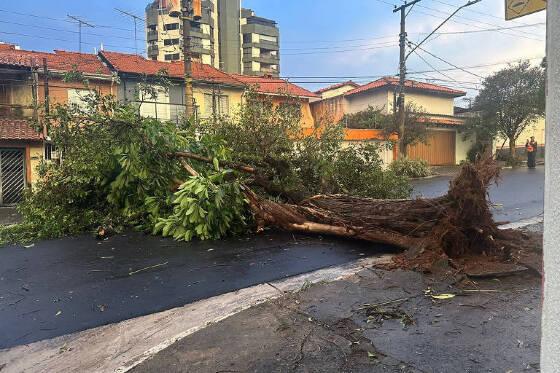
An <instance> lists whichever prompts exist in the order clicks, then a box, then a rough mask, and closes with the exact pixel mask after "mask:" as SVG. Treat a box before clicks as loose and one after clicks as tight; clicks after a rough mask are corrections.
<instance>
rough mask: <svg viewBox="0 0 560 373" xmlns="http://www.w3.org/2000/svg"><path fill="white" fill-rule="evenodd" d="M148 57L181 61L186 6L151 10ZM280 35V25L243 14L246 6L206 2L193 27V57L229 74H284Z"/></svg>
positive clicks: (165, 0) (157, 4) (159, 2)
mask: <svg viewBox="0 0 560 373" xmlns="http://www.w3.org/2000/svg"><path fill="white" fill-rule="evenodd" d="M146 37H147V55H148V58H149V59H151V60H158V61H177V60H181V59H182V58H183V55H182V45H183V39H182V22H181V0H155V1H153V2H151V3H150V4H149V5H148V6H147V7H146ZM279 37H280V31H279V29H278V27H277V24H276V22H275V21H273V20H270V19H266V18H262V17H258V16H256V15H255V12H254V11H252V10H250V9H242V8H241V0H203V1H202V19H201V20H200V21H197V22H192V27H191V46H192V54H193V57H194V58H195V59H196V60H198V61H200V62H202V63H204V64H207V65H212V66H213V67H215V68H217V69H220V70H222V71H225V72H227V73H235V74H244V75H257V76H258V75H271V76H278V75H279V74H280V44H279Z"/></svg>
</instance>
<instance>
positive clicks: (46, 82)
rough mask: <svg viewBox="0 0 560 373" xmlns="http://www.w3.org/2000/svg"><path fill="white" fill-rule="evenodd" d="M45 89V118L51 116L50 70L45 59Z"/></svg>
mask: <svg viewBox="0 0 560 373" xmlns="http://www.w3.org/2000/svg"><path fill="white" fill-rule="evenodd" d="M43 86H44V87H43V88H44V90H45V91H44V92H45V116H48V115H49V114H50V105H51V102H50V98H49V68H48V65H47V59H46V58H43Z"/></svg>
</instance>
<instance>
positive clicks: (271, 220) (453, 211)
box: [178, 153, 522, 259]
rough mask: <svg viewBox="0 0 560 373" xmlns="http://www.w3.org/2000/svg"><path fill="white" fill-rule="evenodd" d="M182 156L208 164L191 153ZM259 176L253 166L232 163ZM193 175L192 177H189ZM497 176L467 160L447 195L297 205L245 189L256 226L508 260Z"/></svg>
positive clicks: (487, 164)
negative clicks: (494, 203)
mask: <svg viewBox="0 0 560 373" xmlns="http://www.w3.org/2000/svg"><path fill="white" fill-rule="evenodd" d="M178 156H180V157H185V158H189V159H195V160H199V161H207V162H210V159H203V158H201V157H199V156H197V155H195V154H189V153H181V154H178ZM230 166H232V167H233V168H235V169H237V170H240V171H243V172H248V173H251V174H255V175H258V170H257V169H255V168H252V167H248V166H243V165H238V164H230ZM193 176H195V175H193ZM498 176H499V168H498V167H497V165H496V162H495V161H494V160H493V159H490V158H489V159H486V160H479V161H478V162H477V163H475V164H470V163H467V164H465V165H464V166H463V167H462V169H461V172H460V174H459V175H458V176H457V177H456V178H455V179H454V180H453V181H452V182H451V183H450V188H449V191H448V193H447V194H446V195H444V196H442V197H437V198H431V199H421V198H419V199H400V200H384V199H372V198H362V197H353V196H348V195H318V196H314V197H311V198H308V199H305V200H303V201H302V202H300V203H298V204H287V203H279V202H275V201H272V200H270V199H266V198H262V197H259V196H258V195H257V194H255V193H254V192H253V191H252V190H251V189H250V188H247V187H244V188H243V192H244V194H245V196H246V198H247V200H248V202H249V206H250V208H251V211H252V212H253V214H254V217H255V221H256V222H257V230H262V229H264V228H265V227H267V226H269V227H276V228H280V229H283V230H287V231H293V232H303V233H314V234H322V235H332V236H339V237H345V238H352V239H359V240H365V241H371V242H376V243H382V244H388V245H392V246H397V247H400V248H402V249H405V250H408V251H409V254H411V256H414V255H420V254H422V253H423V252H425V251H427V250H429V251H431V252H433V253H442V254H444V255H447V256H449V257H451V258H455V257H462V256H465V255H480V254H483V255H491V256H498V257H501V258H504V259H506V258H509V256H510V254H511V250H512V249H516V248H519V247H520V246H519V245H518V244H516V243H515V241H516V240H520V239H522V237H521V235H520V234H519V233H518V232H514V231H511V230H500V229H498V225H497V224H496V222H495V221H494V220H493V218H492V213H491V212H490V207H489V203H488V200H487V190H488V187H489V185H490V184H491V183H492V182H494V181H495V180H496V179H497V178H498Z"/></svg>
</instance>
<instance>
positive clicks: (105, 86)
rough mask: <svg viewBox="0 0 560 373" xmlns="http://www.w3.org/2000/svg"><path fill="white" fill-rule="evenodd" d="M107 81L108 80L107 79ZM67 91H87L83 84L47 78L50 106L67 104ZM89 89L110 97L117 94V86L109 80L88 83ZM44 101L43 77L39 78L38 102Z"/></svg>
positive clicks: (57, 77)
mask: <svg viewBox="0 0 560 373" xmlns="http://www.w3.org/2000/svg"><path fill="white" fill-rule="evenodd" d="M108 79H109V78H108ZM69 89H88V88H87V87H86V86H85V85H84V83H83V82H65V81H63V80H62V78H61V77H59V76H56V75H54V76H51V77H50V78H49V100H50V103H51V104H65V103H67V102H68V90H69ZM89 89H95V90H98V91H99V92H100V93H101V95H103V96H105V95H110V94H115V93H116V92H117V86H116V85H115V84H113V83H112V82H111V81H110V80H93V79H91V80H90V81H89ZM44 101H45V88H44V81H43V77H42V76H40V77H39V102H41V103H42V102H44Z"/></svg>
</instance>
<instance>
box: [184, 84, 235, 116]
mask: <svg viewBox="0 0 560 373" xmlns="http://www.w3.org/2000/svg"><path fill="white" fill-rule="evenodd" d="M181 91H183V90H182V89H181ZM193 91H194V100H195V102H196V106H197V107H198V111H199V113H200V114H201V116H203V114H204V113H206V112H207V110H211V107H210V108H207V107H206V100H205V99H204V95H205V94H212V93H213V92H215V94H218V95H223V96H227V97H228V99H229V115H235V114H236V113H237V112H238V111H239V107H240V105H241V102H242V97H243V89H242V88H226V87H221V88H219V89H217V90H216V89H214V88H213V87H210V86H204V85H195V87H194V88H193ZM183 112H184V110H183Z"/></svg>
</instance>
